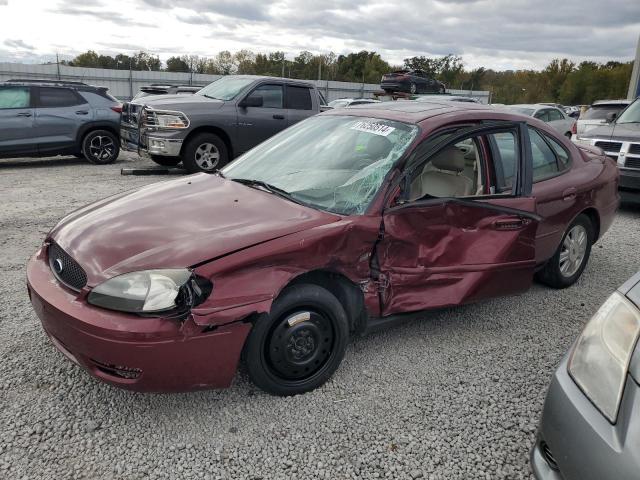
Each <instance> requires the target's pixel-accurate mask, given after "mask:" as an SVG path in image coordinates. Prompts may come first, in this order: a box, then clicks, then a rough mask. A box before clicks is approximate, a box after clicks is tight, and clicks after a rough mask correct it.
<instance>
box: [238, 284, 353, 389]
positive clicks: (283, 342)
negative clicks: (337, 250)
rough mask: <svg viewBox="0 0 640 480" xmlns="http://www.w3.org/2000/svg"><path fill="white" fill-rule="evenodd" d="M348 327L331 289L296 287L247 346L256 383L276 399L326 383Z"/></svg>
mask: <svg viewBox="0 0 640 480" xmlns="http://www.w3.org/2000/svg"><path fill="white" fill-rule="evenodd" d="M348 340H349V323H348V321H347V315H346V313H345V311H344V308H343V307H342V305H341V304H340V302H339V301H338V299H337V298H336V297H335V296H334V295H332V294H331V293H330V292H329V291H328V290H326V289H324V288H322V287H319V286H317V285H309V284H303V285H295V286H293V287H290V288H288V289H287V290H285V291H284V292H283V294H282V295H281V296H280V297H279V298H278V299H277V300H276V301H275V302H274V304H273V308H272V309H271V312H270V314H269V317H268V318H264V319H262V320H259V321H258V322H257V323H256V325H255V326H254V327H253V329H252V330H251V334H250V335H249V339H248V340H247V345H246V350H245V354H246V361H247V370H248V372H249V376H250V377H251V380H252V381H253V383H255V384H256V385H257V386H258V387H260V388H261V389H263V390H265V391H267V392H269V393H272V394H274V395H282V396H287V395H296V394H299V393H304V392H308V391H310V390H313V389H315V388H317V387H319V386H320V385H322V384H323V383H325V382H326V381H327V380H328V379H329V378H330V377H331V375H332V374H333V372H334V371H335V370H336V369H337V368H338V366H339V365H340V362H341V361H342V359H343V358H344V354H345V350H346V348H347V343H348Z"/></svg>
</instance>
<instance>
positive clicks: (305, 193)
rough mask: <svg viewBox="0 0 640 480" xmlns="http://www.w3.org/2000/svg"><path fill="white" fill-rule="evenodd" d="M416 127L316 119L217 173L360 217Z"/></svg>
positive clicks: (350, 119) (356, 119) (338, 118)
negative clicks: (266, 186)
mask: <svg viewBox="0 0 640 480" xmlns="http://www.w3.org/2000/svg"><path fill="white" fill-rule="evenodd" d="M417 132H418V127H417V126H415V125H410V124H406V123H401V122H395V121H391V120H382V119H377V118H365V117H350V116H337V115H329V116H316V117H311V118H309V119H308V120H305V121H303V122H300V123H298V124H296V125H294V126H293V127H291V128H289V129H287V130H285V131H283V132H282V133H280V134H278V135H276V136H274V137H272V138H271V139H269V140H267V141H266V142H264V143H262V144H260V145H258V146H257V147H255V148H254V149H253V150H250V151H249V152H247V153H245V154H244V155H243V156H242V157H240V158H239V159H237V160H236V161H234V162H233V163H231V164H230V165H229V166H227V167H226V168H224V169H223V170H222V173H223V175H224V176H225V177H227V178H229V179H232V180H234V179H235V180H238V181H244V182H245V183H246V181H247V180H257V181H260V182H264V183H265V184H268V185H271V186H273V187H276V188H277V189H280V190H282V191H284V192H286V193H287V194H288V195H289V196H290V197H291V198H292V199H294V200H297V201H299V202H301V203H305V204H307V205H310V206H312V207H315V208H319V209H321V210H327V211H331V212H336V213H339V214H342V215H352V214H362V213H363V212H364V211H365V209H366V208H367V206H368V205H369V202H370V201H371V200H372V198H373V196H374V195H375V194H376V192H377V191H378V189H379V188H380V186H381V184H382V181H383V180H384V177H385V176H386V175H387V173H388V172H389V170H390V169H391V167H392V166H393V164H394V163H395V162H396V160H398V159H399V158H400V156H402V154H404V152H405V151H406V150H407V148H408V147H409V145H410V144H411V142H412V141H413V139H414V138H415V136H416V134H417Z"/></svg>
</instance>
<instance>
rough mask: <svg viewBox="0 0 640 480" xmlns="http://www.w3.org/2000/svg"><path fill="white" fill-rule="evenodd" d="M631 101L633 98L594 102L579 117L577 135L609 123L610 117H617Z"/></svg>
mask: <svg viewBox="0 0 640 480" xmlns="http://www.w3.org/2000/svg"><path fill="white" fill-rule="evenodd" d="M630 103H631V100H624V99H621V100H598V101H596V102H593V104H591V105H590V106H589V108H587V111H586V112H584V113H583V114H582V115H580V117H579V118H578V125H577V127H576V133H577V135H580V134H582V133H585V132H588V131H589V130H591V129H593V128H596V127H599V126H601V125H605V124H606V123H609V121H610V120H608V119H607V116H609V118H612V119H613V118H615V117H617V116H618V114H619V113H620V112H621V111H622V110H624V109H625V108H627V105H629V104H630Z"/></svg>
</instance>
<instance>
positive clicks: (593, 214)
mask: <svg viewBox="0 0 640 480" xmlns="http://www.w3.org/2000/svg"><path fill="white" fill-rule="evenodd" d="M582 213H583V214H584V215H586V216H587V217H589V220H591V225H593V233H594V234H595V237H594V239H593V242H594V243H595V242H596V241H597V240H598V239H599V238H600V215H598V211H597V210H596V209H595V208H587V209H586V210H584V211H583V212H582Z"/></svg>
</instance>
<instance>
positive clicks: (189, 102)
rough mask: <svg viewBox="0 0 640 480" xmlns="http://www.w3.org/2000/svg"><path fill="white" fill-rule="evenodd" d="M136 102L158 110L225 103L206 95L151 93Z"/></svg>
mask: <svg viewBox="0 0 640 480" xmlns="http://www.w3.org/2000/svg"><path fill="white" fill-rule="evenodd" d="M135 103H138V104H141V105H147V106H149V107H152V108H155V109H156V110H176V109H180V108H184V107H185V106H201V105H202V106H204V105H206V106H207V108H214V109H215V108H220V107H222V105H224V102H223V101H222V100H215V99H213V98H208V97H205V96H204V95H151V96H148V97H142V98H140V99H138V100H135Z"/></svg>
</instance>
